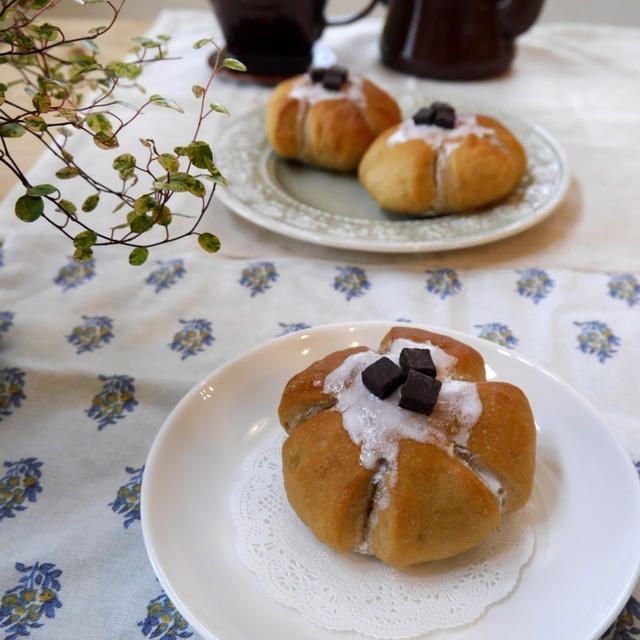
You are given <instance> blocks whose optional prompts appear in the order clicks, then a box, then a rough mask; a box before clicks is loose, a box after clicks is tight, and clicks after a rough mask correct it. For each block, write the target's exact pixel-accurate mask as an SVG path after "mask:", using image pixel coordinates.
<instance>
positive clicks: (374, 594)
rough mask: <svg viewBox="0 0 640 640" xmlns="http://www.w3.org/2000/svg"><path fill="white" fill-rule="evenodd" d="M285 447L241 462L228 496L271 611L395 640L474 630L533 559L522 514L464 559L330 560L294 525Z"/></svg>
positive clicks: (239, 544)
mask: <svg viewBox="0 0 640 640" xmlns="http://www.w3.org/2000/svg"><path fill="white" fill-rule="evenodd" d="M283 439H284V438H283V437H280V436H278V438H277V439H275V440H272V441H270V442H269V443H268V444H267V446H265V447H264V448H263V449H262V450H260V451H258V452H257V453H256V454H255V455H254V456H252V457H251V458H249V459H248V460H247V461H246V462H245V464H244V466H243V469H242V475H241V479H240V481H239V483H238V485H237V486H236V487H235V489H234V491H233V493H232V496H231V511H232V514H233V520H234V524H235V527H236V531H237V539H236V549H237V552H238V554H239V555H240V557H241V558H242V560H243V562H244V563H245V564H246V565H247V566H248V567H249V568H250V569H251V570H252V571H253V572H254V573H255V574H256V575H257V576H258V578H259V579H260V582H261V583H262V586H263V587H264V589H265V590H266V591H267V593H268V594H269V595H270V596H271V597H272V598H273V599H274V600H275V601H277V602H279V603H281V604H284V605H287V606H290V607H293V608H295V609H297V610H298V611H300V613H302V615H304V616H305V618H307V619H308V620H309V621H311V622H313V623H315V624H317V625H319V626H321V627H325V628H328V629H333V630H342V631H344V630H350V631H356V632H359V633H362V634H366V635H369V636H373V637H375V638H384V639H388V640H395V639H400V638H411V637H414V636H418V635H421V634H424V633H427V632H429V631H433V630H434V629H438V628H450V627H456V626H460V625H463V624H466V623H469V622H472V621H473V620H475V619H476V618H477V617H479V616H480V615H481V614H482V612H483V611H484V610H485V609H486V608H487V607H488V606H489V605H491V604H493V603H495V602H497V601H498V600H501V599H503V598H504V597H506V596H507V595H508V594H509V593H510V592H511V591H512V590H513V589H514V588H515V586H516V584H517V582H518V577H519V574H520V569H521V568H522V566H523V565H524V564H525V563H526V562H527V561H528V559H529V557H530V556H531V553H532V551H533V545H534V536H533V529H532V527H531V524H530V520H531V509H530V508H529V509H527V508H525V509H522V510H521V511H519V512H517V513H515V514H512V515H510V516H508V517H507V518H505V519H504V521H503V524H502V525H501V527H500V528H499V529H498V530H497V531H496V532H495V533H494V534H492V535H491V536H490V537H489V538H488V539H487V540H486V541H485V542H484V543H483V544H482V545H480V546H478V547H476V548H474V549H472V550H471V551H468V552H467V553H464V554H462V555H460V556H457V557H456V558H452V559H450V560H445V561H440V562H434V563H425V564H423V565H419V566H417V567H414V568H409V569H407V570H402V571H399V570H396V569H393V568H391V567H388V566H386V565H384V564H383V563H382V562H380V561H379V560H377V559H375V558H373V557H370V556H364V555H360V554H357V553H347V554H339V553H336V552H334V551H333V550H332V549H330V548H329V547H327V546H325V545H324V544H322V543H321V542H319V541H318V540H317V539H316V538H315V536H314V535H313V533H311V531H310V530H309V529H308V528H307V527H306V526H305V525H304V524H303V523H302V522H301V521H300V519H299V518H298V516H297V515H296V514H295V512H294V511H293V509H292V508H291V507H290V506H289V503H288V501H287V497H286V494H285V490H284V484H283V480H282V464H281V453H280V450H281V447H282V442H283Z"/></svg>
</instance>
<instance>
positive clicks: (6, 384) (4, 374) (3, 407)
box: [0, 367, 26, 422]
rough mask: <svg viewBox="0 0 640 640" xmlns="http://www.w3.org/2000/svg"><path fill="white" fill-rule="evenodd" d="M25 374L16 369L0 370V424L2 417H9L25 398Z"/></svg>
mask: <svg viewBox="0 0 640 640" xmlns="http://www.w3.org/2000/svg"><path fill="white" fill-rule="evenodd" d="M24 377H25V372H24V371H22V370H21V369H18V368H17V367H8V368H6V369H0V422H2V418H3V416H4V417H6V416H10V415H11V414H12V413H13V409H14V408H15V407H19V406H21V404H22V401H23V400H24V399H25V398H26V396H25V394H24V385H25V382H24Z"/></svg>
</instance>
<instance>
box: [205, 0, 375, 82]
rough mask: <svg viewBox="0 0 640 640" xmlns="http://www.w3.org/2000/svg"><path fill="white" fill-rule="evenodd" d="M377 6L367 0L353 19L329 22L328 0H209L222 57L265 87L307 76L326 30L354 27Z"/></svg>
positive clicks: (336, 19) (352, 16) (371, 0)
mask: <svg viewBox="0 0 640 640" xmlns="http://www.w3.org/2000/svg"><path fill="white" fill-rule="evenodd" d="M376 2H377V0H368V2H367V4H366V6H365V7H364V8H363V9H362V10H361V11H359V12H358V13H355V14H353V15H349V16H341V17H335V18H330V17H327V16H325V5H326V3H327V0H211V4H212V7H213V10H214V12H215V15H216V17H217V19H218V22H219V23H220V27H221V29H222V32H223V35H224V38H225V54H226V55H230V56H233V57H234V58H237V59H238V60H241V61H242V62H243V63H244V64H245V65H246V67H247V74H246V76H245V77H247V78H248V79H251V80H257V81H261V82H266V83H270V82H277V81H278V80H280V79H282V78H285V77H288V76H292V75H296V74H298V73H302V72H303V71H305V70H306V69H307V68H308V67H309V65H310V64H311V58H312V46H313V43H314V42H315V41H316V40H317V39H318V38H319V37H320V35H321V34H322V31H323V30H324V28H325V27H328V26H336V25H341V24H349V23H351V22H354V21H355V20H357V19H358V18H361V17H362V16H364V15H366V14H367V13H368V12H369V11H371V9H373V7H374V6H375V4H376Z"/></svg>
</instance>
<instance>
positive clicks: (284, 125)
mask: <svg viewBox="0 0 640 640" xmlns="http://www.w3.org/2000/svg"><path fill="white" fill-rule="evenodd" d="M334 69H336V68H330V69H320V70H311V71H310V72H309V73H306V74H302V75H300V76H296V77H294V78H291V79H288V80H285V81H284V82H282V83H280V84H279V85H277V86H276V87H275V89H274V90H273V92H272V94H271V97H270V100H269V104H268V107H267V115H266V130H267V136H268V139H269V142H270V143H271V146H272V147H273V149H274V150H275V152H276V153H277V154H278V155H280V156H281V157H283V158H288V159H295V160H299V161H302V162H304V163H307V164H309V165H313V166H316V167H320V168H323V169H329V170H333V171H340V172H353V171H357V172H358V177H359V179H360V181H361V182H362V184H363V185H364V187H365V189H366V190H367V191H368V193H369V194H370V195H371V196H372V197H373V199H374V200H375V201H376V202H377V203H378V204H379V205H380V206H381V207H382V208H384V209H387V210H389V211H392V212H396V213H403V214H415V215H422V214H425V213H426V212H429V213H459V212H466V211H470V210H474V209H477V208H479V207H482V206H484V205H487V204H491V203H494V202H496V201H499V200H502V199H503V198H505V197H506V196H507V195H508V194H509V193H511V192H512V191H513V190H514V188H515V187H516V186H517V184H518V183H519V182H520V180H521V179H522V177H523V176H524V174H525V172H526V167H527V160H526V155H525V152H524V149H523V148H522V146H521V145H520V143H519V142H518V140H517V139H516V138H515V137H514V135H513V134H512V133H511V132H510V131H509V130H508V129H507V128H506V127H505V126H504V125H502V124H501V123H500V122H499V121H498V120H496V119H495V118H491V117H490V116H486V115H480V114H455V112H453V110H452V109H451V107H448V105H442V104H440V103H434V104H433V105H431V107H430V108H429V109H430V110H431V112H432V113H431V117H430V118H429V117H427V118H424V117H423V118H422V119H420V118H419V117H418V116H419V115H420V113H421V112H425V111H428V109H423V110H420V111H419V112H418V113H417V114H415V115H414V116H413V117H412V118H408V119H405V120H403V119H402V115H401V112H400V109H399V107H398V105H397V103H396V101H395V100H394V99H393V98H392V97H391V96H390V95H389V94H388V93H387V92H386V91H384V90H383V89H381V88H379V87H378V86H376V85H375V84H374V83H372V82H371V81H369V80H368V79H367V78H365V77H363V76H361V75H359V74H356V73H349V72H347V71H346V70H344V69H341V68H337V71H334ZM327 74H329V76H328V77H329V81H326V80H325V78H327ZM443 108H444V111H445V113H446V114H448V118H446V117H445V118H443V117H442V109H443ZM438 110H440V111H438ZM448 110H450V111H448ZM451 114H453V116H452V117H451ZM423 115H424V114H423ZM438 115H439V116H440V117H437V116H438ZM434 116H435V117H434Z"/></svg>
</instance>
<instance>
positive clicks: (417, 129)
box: [387, 113, 495, 149]
mask: <svg viewBox="0 0 640 640" xmlns="http://www.w3.org/2000/svg"><path fill="white" fill-rule="evenodd" d="M470 134H474V135H476V136H478V137H479V138H491V137H493V138H495V132H494V130H493V129H490V128H489V127H483V126H482V125H480V124H478V120H477V119H476V116H475V115H474V114H472V113H460V114H458V115H457V116H456V124H455V127H454V128H453V129H445V128H443V127H438V126H436V125H433V124H416V123H415V122H414V121H413V118H409V119H407V120H404V121H403V122H402V123H400V125H399V126H398V128H397V129H396V131H394V133H393V134H391V135H390V136H389V138H387V144H388V145H389V146H391V147H392V146H394V145H396V144H401V143H403V142H408V141H409V140H424V141H425V142H426V143H427V144H428V145H429V146H430V147H432V148H433V149H440V148H441V147H445V146H447V145H448V146H457V144H459V142H460V141H461V140H462V138H464V137H465V136H467V135H470ZM451 143H453V145H452V144H451Z"/></svg>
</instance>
